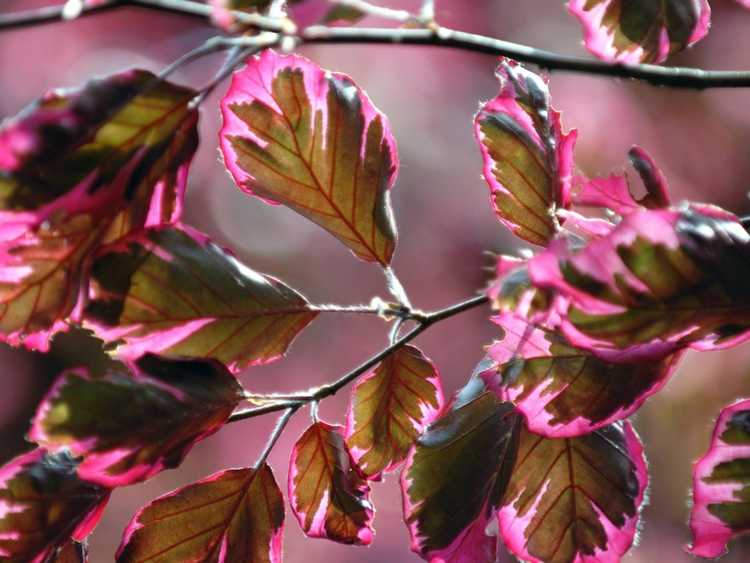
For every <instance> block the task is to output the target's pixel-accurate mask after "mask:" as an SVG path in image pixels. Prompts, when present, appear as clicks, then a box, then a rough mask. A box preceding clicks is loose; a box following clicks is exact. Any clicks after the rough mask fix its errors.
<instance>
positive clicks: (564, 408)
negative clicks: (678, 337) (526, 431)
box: [483, 313, 680, 438]
mask: <svg viewBox="0 0 750 563" xmlns="http://www.w3.org/2000/svg"><path fill="white" fill-rule="evenodd" d="M493 320H494V321H495V322H496V323H497V324H498V325H500V327H501V328H502V329H503V332H504V333H505V334H504V337H503V338H502V339H501V340H499V341H497V342H495V343H494V344H493V345H492V346H491V347H490V349H489V355H490V357H491V358H492V359H493V360H494V361H495V362H496V366H495V367H494V369H492V370H488V371H487V372H485V373H484V374H483V378H484V380H485V382H486V383H487V385H488V387H490V388H492V389H493V390H494V391H495V392H496V393H497V394H498V396H499V397H500V398H501V399H502V400H506V401H511V402H513V403H514V404H515V405H516V406H517V407H518V410H519V411H521V412H522V413H523V414H524V416H525V417H526V421H527V424H528V427H529V428H530V429H531V431H532V432H535V433H537V434H542V435H544V436H548V437H550V438H556V437H573V436H580V435H582V434H588V433H589V432H592V431H594V430H596V429H598V428H601V427H603V426H607V425H608V424H611V423H612V422H615V421H617V420H620V419H622V418H625V417H627V416H629V415H631V414H632V413H633V412H635V411H636V410H637V409H638V408H639V407H640V406H641V405H642V404H643V402H644V401H645V400H646V399H647V398H648V397H650V396H651V395H653V394H654V393H656V392H657V391H658V390H659V389H661V388H662V387H663V386H664V384H665V383H666V382H667V380H668V378H669V376H670V375H671V374H672V372H673V371H674V368H675V367H676V365H677V361H678V359H679V358H680V354H679V353H677V354H675V355H673V356H670V357H668V358H666V359H664V360H661V361H657V362H634V363H611V362H607V361H605V360H601V359H599V358H597V357H596V356H594V355H593V354H591V352H587V351H585V350H581V349H578V348H575V347H573V346H571V345H570V344H568V342H567V341H566V340H565V338H564V337H563V336H562V335H561V334H559V333H558V332H557V331H554V330H549V329H545V328H542V327H535V326H532V325H530V324H529V323H528V322H527V321H526V320H525V319H523V318H521V317H519V316H517V315H514V314H512V313H503V314H501V315H499V316H497V317H495V318H494V319H493Z"/></svg>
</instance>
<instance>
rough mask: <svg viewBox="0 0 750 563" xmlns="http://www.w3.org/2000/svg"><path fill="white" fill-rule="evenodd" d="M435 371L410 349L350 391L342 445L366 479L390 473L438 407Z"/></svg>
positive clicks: (392, 357) (399, 352) (388, 359)
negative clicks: (385, 472)
mask: <svg viewBox="0 0 750 563" xmlns="http://www.w3.org/2000/svg"><path fill="white" fill-rule="evenodd" d="M442 402H443V393H442V387H441V385H440V376H439V374H438V372H437V369H436V368H435V366H434V365H433V364H432V362H430V360H429V359H427V358H426V357H425V356H424V355H423V354H422V352H420V351H419V350H418V349H417V348H414V347H413V346H403V347H401V348H399V349H398V350H396V351H395V352H393V353H392V354H390V355H389V356H387V357H386V358H385V359H384V360H383V361H382V362H380V364H378V365H377V366H376V367H375V368H374V369H373V370H371V371H370V372H368V373H366V374H364V375H363V376H362V377H360V379H359V380H358V381H357V384H356V386H355V387H354V390H353V391H352V396H351V402H350V404H349V412H348V416H347V426H346V443H347V445H348V446H349V450H350V452H351V455H352V458H353V459H354V461H355V462H356V463H357V465H358V466H359V467H360V469H361V470H362V473H363V474H365V475H366V476H367V477H369V478H372V477H375V476H378V475H379V474H380V473H381V472H383V471H392V470H393V469H395V468H396V467H397V466H398V465H400V463H401V462H402V461H403V460H404V459H406V455H407V453H408V452H409V448H411V446H412V444H413V443H414V440H415V439H416V437H417V436H418V435H419V434H421V433H422V431H424V429H425V428H426V427H427V425H428V424H430V423H431V422H432V421H433V420H434V419H435V417H436V415H437V413H438V411H439V410H440V408H441V407H442Z"/></svg>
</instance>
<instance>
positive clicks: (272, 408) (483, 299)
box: [228, 295, 488, 422]
mask: <svg viewBox="0 0 750 563" xmlns="http://www.w3.org/2000/svg"><path fill="white" fill-rule="evenodd" d="M487 301H488V298H487V296H486V295H479V296H477V297H474V298H472V299H468V300H466V301H462V302H461V303H457V304H456V305H451V306H450V307H446V308H445V309H440V310H439V311H435V312H433V313H429V314H426V315H424V319H423V320H422V321H421V322H420V323H419V324H418V325H417V326H416V327H415V328H413V329H412V330H410V331H409V332H407V333H406V334H405V335H404V336H402V337H401V338H399V339H398V340H396V341H395V342H394V343H392V344H391V345H389V346H388V347H387V348H385V349H383V350H381V351H380V352H378V353H377V354H375V355H374V356H371V357H370V358H369V359H368V360H366V361H365V362H364V363H362V364H360V365H359V366H357V367H356V368H354V369H353V370H351V371H349V372H348V373H346V374H344V375H343V376H341V377H340V378H339V379H337V380H336V381H334V382H333V383H329V384H327V385H323V386H321V387H318V389H317V390H315V391H314V392H311V393H309V394H304V395H303V394H301V395H299V396H296V395H288V397H294V398H293V399H289V400H285V401H278V402H276V403H271V404H269V405H264V406H262V407H253V408H250V409H244V410H239V411H236V412H234V413H232V415H231V416H230V417H229V420H228V422H237V421H240V420H245V419H248V418H254V417H256V416H261V415H264V414H269V413H272V412H277V411H281V410H285V409H290V408H292V407H297V408H299V407H301V406H302V405H304V404H306V403H312V402H319V401H321V400H322V399H325V398H326V397H330V396H331V395H335V394H336V393H337V392H338V391H339V390H340V389H341V388H342V387H345V386H347V385H348V384H349V383H351V382H352V381H354V380H355V379H357V378H358V377H359V376H360V375H362V374H363V373H365V372H366V371H367V370H369V369H370V368H372V367H374V366H375V365H377V364H378V363H379V362H381V361H382V360H383V359H385V358H386V357H387V356H388V355H389V354H391V353H392V352H394V351H395V350H398V349H399V348H401V347H402V346H403V345H405V344H407V343H408V342H411V341H412V340H414V339H415V338H416V337H417V336H419V335H420V334H422V332H424V331H425V330H427V329H428V328H429V327H430V326H432V325H434V324H436V323H439V322H441V321H444V320H445V319H448V318H450V317H453V316H455V315H459V314H461V313H463V312H465V311H468V310H470V309H473V308H475V307H479V306H480V305H484V304H485V303H487Z"/></svg>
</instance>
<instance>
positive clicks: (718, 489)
mask: <svg viewBox="0 0 750 563" xmlns="http://www.w3.org/2000/svg"><path fill="white" fill-rule="evenodd" d="M749 482H750V399H743V400H740V401H737V402H735V403H734V404H732V405H729V406H727V407H725V408H724V409H723V410H722V411H721V414H720V415H719V419H718V420H717V421H716V426H715V428H714V431H713V436H712V438H711V446H710V447H709V450H708V452H706V455H704V456H703V457H702V458H701V459H700V460H698V462H697V463H696V464H695V467H694V468H693V508H692V511H691V513H690V529H691V531H692V534H693V545H692V546H690V547H689V551H690V553H692V554H693V555H698V556H700V557H708V558H716V557H719V556H720V555H722V554H724V553H725V552H726V550H727V544H728V543H729V540H730V539H732V538H733V537H734V536H736V535H738V534H742V533H744V532H747V531H748V530H750V503H748V498H750V496H749V495H750V487H749V486H748V483H749Z"/></svg>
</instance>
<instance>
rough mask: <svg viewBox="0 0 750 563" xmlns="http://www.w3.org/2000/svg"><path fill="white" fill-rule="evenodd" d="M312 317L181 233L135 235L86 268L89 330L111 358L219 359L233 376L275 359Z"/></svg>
mask: <svg viewBox="0 0 750 563" xmlns="http://www.w3.org/2000/svg"><path fill="white" fill-rule="evenodd" d="M316 314H317V313H316V312H314V311H312V310H310V308H309V307H308V304H307V301H306V300H305V299H304V297H302V296H301V295H300V294H298V293H297V292H295V291H294V290H293V289H291V288H289V287H287V286H286V285H284V284H283V283H281V282H280V281H278V280H276V279H274V278H271V277H268V276H264V275H262V274H259V273H257V272H255V271H253V270H251V269H250V268H248V267H246V266H245V265H244V264H242V263H241V262H239V261H238V260H237V259H236V258H235V257H234V256H233V255H232V254H231V253H229V252H228V251H226V250H224V249H222V248H220V247H218V246H216V245H215V244H213V243H212V242H211V241H210V240H208V239H207V238H206V237H205V236H204V235H202V234H200V233H198V232H196V231H194V230H192V229H190V228H187V227H179V228H178V227H164V228H154V229H148V230H145V231H140V232H138V233H135V234H133V235H132V236H130V237H127V238H125V239H123V240H122V241H120V242H119V243H117V244H116V245H113V246H110V247H108V248H107V249H106V251H105V252H103V253H100V254H99V255H98V256H97V257H96V259H95V261H94V264H93V266H92V270H91V282H90V288H89V305H88V307H87V308H86V311H85V313H84V320H85V323H86V326H87V327H90V328H92V329H93V330H94V332H96V334H97V335H98V336H99V337H100V338H102V339H103V340H105V341H108V342H115V341H122V344H120V346H119V347H118V348H117V354H118V355H119V356H120V357H121V358H123V359H134V358H137V357H139V356H140V355H141V354H143V353H145V352H154V353H159V354H160V355H165V356H169V357H181V356H190V357H201V358H213V359H216V360H219V361H221V362H222V363H224V364H225V365H226V366H228V367H229V369H230V370H232V371H234V372H236V371H240V370H242V369H243V368H245V367H247V366H250V365H254V364H261V363H267V362H270V361H273V360H275V359H277V358H279V357H280V356H281V355H282V354H283V353H284V352H285V351H286V350H287V348H288V347H289V345H290V344H291V343H292V341H293V340H294V338H295V337H296V336H297V334H298V333H299V332H300V331H301V330H302V329H303V328H304V327H305V326H307V325H308V324H309V323H310V321H312V320H313V319H314V318H315V316H316Z"/></svg>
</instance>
